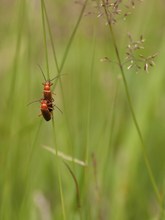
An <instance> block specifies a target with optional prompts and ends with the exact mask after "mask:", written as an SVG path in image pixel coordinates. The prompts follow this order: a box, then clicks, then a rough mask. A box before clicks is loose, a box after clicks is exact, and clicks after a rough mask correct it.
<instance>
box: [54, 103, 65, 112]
mask: <svg viewBox="0 0 165 220" xmlns="http://www.w3.org/2000/svg"><path fill="white" fill-rule="evenodd" d="M54 106H55V107H56V108H57V109H58V110H59V111H60V112H61V113H62V114H63V112H62V111H61V109H60V108H59V107H58V106H57V105H54Z"/></svg>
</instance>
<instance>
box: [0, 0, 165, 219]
mask: <svg viewBox="0 0 165 220" xmlns="http://www.w3.org/2000/svg"><path fill="white" fill-rule="evenodd" d="M45 4H46V9H47V14H48V18H49V22H50V28H51V31H52V36H53V41H54V45H55V50H56V55H57V60H58V63H59V65H61V63H62V61H63V57H64V53H65V51H66V47H67V45H68V42H69V39H70V36H71V34H72V33H73V31H74V30H75V25H76V22H77V20H78V18H79V16H80V13H81V10H82V7H83V5H82V2H77V3H76V2H75V1H66V0H63V1H60V0H57V1H53V0H48V1H46V2H45ZM129 10H130V9H128V11H129ZM130 11H131V15H130V16H128V18H127V19H126V21H123V20H122V19H121V20H119V21H118V22H117V24H115V25H114V31H115V36H116V40H117V44H118V47H119V51H120V54H121V57H122V60H124V57H125V51H126V46H127V44H128V37H127V33H128V32H130V33H131V34H132V36H133V38H135V39H139V36H140V35H141V34H142V35H143V36H144V38H145V39H146V41H145V49H144V50H143V54H145V55H151V54H154V53H156V52H158V56H157V58H156V66H154V67H153V68H151V69H150V71H149V73H146V72H144V71H143V70H141V71H139V73H138V74H136V73H135V71H134V70H133V69H131V70H127V68H125V74H126V79H127V82H128V86H129V90H130V95H131V98H132V102H133V106H134V109H135V114H136V117H137V120H138V123H139V125H140V128H141V131H142V134H143V138H144V141H145V144H146V146H147V148H146V150H147V153H148V158H149V161H150V164H151V168H152V171H153V173H154V176H155V179H156V183H157V185H158V188H159V190H160V193H161V195H162V199H163V195H164V192H165V191H164V190H165V176H164V174H165V159H164V156H165V135H164V131H165V117H164V112H165V104H164V103H165V101H164V95H165V87H164V83H165V65H164V57H165V41H164V39H165V38H164V34H165V3H164V1H163V0H158V1H155V0H150V1H147V0H146V1H143V2H142V3H138V4H137V5H136V7H135V9H133V10H132V9H131V10H130ZM48 33H49V32H48V26H47V24H46V35H47V50H48V58H49V68H50V78H53V77H54V76H56V75H57V68H56V65H55V62H54V58H53V52H52V45H51V41H50V37H49V34H48ZM103 57H109V58H110V59H112V60H116V58H115V53H114V49H113V45H112V42H111V36H110V35H109V31H108V26H107V25H106V21H105V19H104V17H103V16H101V17H97V8H96V3H95V2H94V1H88V3H87V6H86V9H85V12H84V14H83V16H82V19H81V22H80V24H79V25H78V29H77V31H76V34H75V36H74V39H73V41H72V42H71V46H70V48H69V50H68V54H67V57H66V62H65V63H64V68H63V69H62V72H61V73H62V74H65V75H64V76H61V84H60V81H59V80H58V81H57V86H56V87H55V89H54V93H55V94H56V95H55V97H54V99H55V103H56V105H57V106H58V107H59V108H60V109H61V110H62V111H63V114H61V113H60V112H59V111H58V110H57V109H55V111H54V123H55V127H53V125H52V122H51V121H50V122H46V121H44V120H43V119H42V117H38V115H39V114H40V103H39V102H36V103H34V104H32V105H29V106H27V104H28V103H29V102H31V101H34V100H38V99H40V98H41V97H42V96H43V85H42V83H43V82H44V79H43V76H42V74H41V72H40V70H39V68H38V66H37V64H39V65H41V66H42V68H43V71H44V72H45V74H46V61H45V48H44V37H43V28H42V13H41V4H40V1H39V0H36V1H35V0H31V1H25V0H18V1H16V0H15V1H11V0H7V1H6V0H1V1H0V81H1V92H2V93H1V94H2V96H1V105H0V219H2V220H11V219H12V220H18V219H20V220H26V219H27V220H29V219H30V220H33V219H34V220H51V219H59V220H60V219H69V220H77V219H85V220H88V219H89V220H93V219H99V220H104V219H105V220H107V219H108V220H109V219H113V220H131V219H133V220H139V219H141V220H142V219H144V220H146V219H154V220H155V219H159V216H160V208H159V204H158V203H157V200H156V196H155V193H154V191H153V188H152V184H151V181H150V179H149V177H148V173H147V169H146V166H145V163H144V158H143V152H142V148H141V143H140V141H139V137H138V135H137V131H136V129H135V126H134V124H133V121H132V117H131V114H130V111H129V107H128V102H127V98H126V95H125V90H124V87H123V82H122V78H121V75H120V70H119V68H118V66H117V65H116V64H114V63H109V62H101V61H100V59H102V58H103ZM46 76H47V74H46ZM43 146H48V147H51V148H53V149H55V148H56V149H57V148H58V150H59V151H61V152H63V153H64V154H66V155H69V156H71V157H73V158H78V159H80V160H82V161H85V162H87V163H88V166H86V167H82V166H80V165H78V164H76V163H74V162H67V163H68V165H69V167H70V168H71V170H72V172H73V173H74V177H75V178H76V180H77V183H78V185H79V196H80V201H81V208H78V207H77V201H76V197H77V191H76V187H75V182H74V180H73V176H72V175H71V173H70V172H69V170H68V169H67V167H66V166H65V164H64V162H63V159H61V158H58V157H56V156H55V155H54V154H52V153H51V152H49V151H47V150H46V149H44V148H43ZM59 181H61V188H62V195H63V200H64V210H63V211H62V205H61V197H60V185H59ZM64 213H65V216H66V217H65V218H64Z"/></svg>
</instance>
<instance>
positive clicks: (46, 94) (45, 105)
mask: <svg viewBox="0 0 165 220" xmlns="http://www.w3.org/2000/svg"><path fill="white" fill-rule="evenodd" d="M39 68H40V70H41V72H42V75H43V77H44V79H45V82H44V83H42V84H43V86H44V90H43V98H42V99H40V100H37V101H34V102H38V101H40V103H41V106H40V110H41V115H42V116H43V117H44V119H45V120H46V121H50V120H51V118H52V117H53V110H54V107H56V108H57V109H58V110H59V111H61V110H60V109H59V108H58V107H57V106H56V105H55V104H54V99H53V97H52V94H53V93H52V91H51V86H52V85H53V83H52V82H51V81H53V80H54V79H56V78H57V77H59V76H56V77H54V78H53V79H51V80H47V79H46V77H45V75H44V73H43V71H42V69H41V67H40V66H39ZM32 103H33V102H31V103H29V104H32ZM61 112H62V111H61Z"/></svg>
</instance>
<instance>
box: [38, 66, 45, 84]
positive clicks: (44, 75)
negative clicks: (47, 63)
mask: <svg viewBox="0 0 165 220" xmlns="http://www.w3.org/2000/svg"><path fill="white" fill-rule="evenodd" d="M37 66H38V67H39V69H40V70H41V73H42V75H43V77H44V80H45V81H47V79H46V77H45V74H44V72H43V70H42V68H41V66H40V65H39V64H37Z"/></svg>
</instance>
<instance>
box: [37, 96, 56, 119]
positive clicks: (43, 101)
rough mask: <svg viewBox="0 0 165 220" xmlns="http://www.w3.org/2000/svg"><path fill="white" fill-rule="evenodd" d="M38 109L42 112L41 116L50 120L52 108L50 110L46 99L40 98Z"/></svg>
mask: <svg viewBox="0 0 165 220" xmlns="http://www.w3.org/2000/svg"><path fill="white" fill-rule="evenodd" d="M40 110H41V113H42V116H43V117H44V119H45V120H46V121H50V119H51V118H52V116H53V114H52V111H53V108H52V109H51V111H50V107H49V103H48V101H47V100H46V99H41V106H40Z"/></svg>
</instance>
